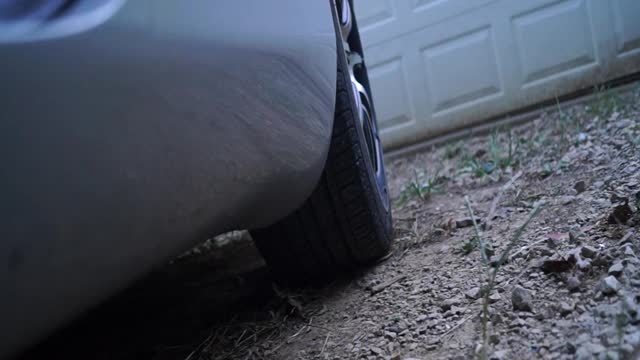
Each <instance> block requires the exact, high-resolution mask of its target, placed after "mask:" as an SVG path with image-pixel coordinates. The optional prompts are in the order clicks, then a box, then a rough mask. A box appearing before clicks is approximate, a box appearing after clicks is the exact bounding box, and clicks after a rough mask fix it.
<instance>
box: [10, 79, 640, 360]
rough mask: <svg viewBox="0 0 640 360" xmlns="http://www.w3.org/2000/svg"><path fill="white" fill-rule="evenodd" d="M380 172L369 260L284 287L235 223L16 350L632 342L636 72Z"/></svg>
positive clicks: (429, 348) (419, 353)
mask: <svg viewBox="0 0 640 360" xmlns="http://www.w3.org/2000/svg"><path fill="white" fill-rule="evenodd" d="M387 174H388V175H387V176H388V179H389V185H390V190H391V194H392V198H393V202H394V204H395V205H394V224H395V233H396V241H395V244H394V248H393V252H392V254H391V256H390V257H388V258H387V259H385V260H383V261H381V262H380V263H379V264H376V265H375V266H373V267H371V268H369V269H366V270H364V271H363V272H362V273H360V274H355V275H354V276H353V277H351V278H350V279H345V280H340V281H338V282H335V283H333V284H330V285H329V286H327V287H325V288H322V289H301V290H300V289H299V290H285V289H280V288H278V287H277V286H274V285H273V284H272V280H271V278H270V275H269V272H268V269H267V268H266V267H265V266H264V263H263V262H262V260H261V259H260V257H259V255H258V253H257V252H256V250H255V248H254V247H253V245H252V243H251V240H250V239H249V238H248V235H247V234H246V233H243V232H236V233H234V234H232V235H228V236H226V237H222V238H217V239H215V240H212V241H208V242H207V243H206V244H205V245H204V246H201V247H200V248H198V249H196V250H194V251H192V252H191V253H189V254H186V255H185V256H183V257H181V258H179V259H176V260H175V261H174V262H172V263H171V264H169V265H167V266H166V267H165V268H163V269H160V270H159V271H158V272H156V273H154V274H152V275H150V276H149V277H148V278H147V279H145V280H144V281H141V282H139V283H138V284H136V285H135V286H134V287H133V288H131V289H129V290H128V291H127V292H125V293H124V294H121V295H118V296H116V297H115V298H113V299H112V300H110V301H109V302H108V303H107V304H105V305H103V306H100V307H99V308H96V309H95V310H93V311H91V312H90V313H89V314H87V315H86V316H84V317H83V318H82V319H80V320H79V321H77V322H75V323H74V324H72V325H71V326H70V327H69V328H67V329H65V330H63V331H61V332H59V333H58V334H56V335H55V336H53V337H52V338H50V339H49V340H47V341H46V342H45V343H43V344H41V345H39V346H38V347H36V348H34V349H32V350H31V351H30V352H29V353H28V354H25V355H24V357H23V358H25V359H31V358H47V359H52V358H56V359H57V358H61V359H63V358H64V359H70V358H83V359H187V360H194V359H393V360H401V359H406V360H408V359H467V358H473V357H482V356H483V355H484V354H486V355H487V358H490V359H529V358H545V359H546V358H549V359H574V358H576V359H624V358H635V357H636V355H635V351H636V349H638V348H639V347H640V314H638V310H639V309H640V307H639V306H638V302H640V260H639V259H638V257H637V255H638V254H639V251H640V249H639V246H640V210H639V207H640V85H636V86H635V87H633V88H632V90H630V91H627V92H625V93H623V94H616V93H613V92H611V91H606V90H602V89H600V90H599V91H598V92H597V94H596V96H595V100H594V101H593V102H592V103H590V104H587V105H585V104H582V105H575V106H570V107H568V106H567V107H565V106H563V105H562V104H559V105H558V107H557V108H556V110H555V111H551V112H547V113H543V114H542V115H540V116H539V118H538V119H536V120H535V121H533V122H531V123H528V124H526V125H523V126H520V127H517V128H511V129H506V128H505V129H498V130H496V131H494V132H492V133H491V134H489V135H483V136H479V137H474V138H469V139H464V140H461V141H458V142H455V143H451V144H446V145H443V146H440V147H437V148H434V149H431V150H429V151H425V152H422V153H419V154H414V155H411V156H406V157H403V158H399V159H394V160H391V161H389V162H388V163H387ZM466 199H468V200H466ZM470 210H471V211H472V212H473V215H471V213H470ZM536 212H537V213H536ZM474 220H475V221H476V226H474V224H473V222H474ZM527 220H530V222H528V224H526V225H527V226H526V227H524V226H523V224H525V222H527ZM491 279H494V280H493V281H492V280H491ZM485 305H486V306H485ZM483 328H486V330H484V331H483ZM483 333H484V335H483Z"/></svg>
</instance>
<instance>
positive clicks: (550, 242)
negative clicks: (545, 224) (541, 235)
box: [547, 233, 567, 249]
mask: <svg viewBox="0 0 640 360" xmlns="http://www.w3.org/2000/svg"><path fill="white" fill-rule="evenodd" d="M566 238H567V234H565V233H551V234H547V246H548V247H550V248H551V249H555V248H557V247H558V246H560V245H561V244H562V242H563V241H564V239H566Z"/></svg>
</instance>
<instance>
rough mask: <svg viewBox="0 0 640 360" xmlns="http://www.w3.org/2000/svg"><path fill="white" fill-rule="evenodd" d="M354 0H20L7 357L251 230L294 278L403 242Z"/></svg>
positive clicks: (0, 51) (5, 282) (11, 128)
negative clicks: (175, 261)
mask: <svg viewBox="0 0 640 360" xmlns="http://www.w3.org/2000/svg"><path fill="white" fill-rule="evenodd" d="M352 11H353V4H352V3H351V2H350V1H347V0H342V1H341V0H313V1H300V0H271V1H265V0H234V1H204V0H201V1H198V0H188V1H177V0H166V1H159V0H129V1H124V0H2V1H0V65H1V66H0V99H1V100H0V101H1V103H0V114H1V117H0V136H1V137H2V141H1V142H0V148H1V150H0V183H1V185H2V186H0V199H2V205H1V209H2V210H1V213H0V215H1V216H0V228H1V229H2V238H1V239H0V256H1V258H0V259H1V261H2V267H1V268H0V286H1V289H2V290H1V292H0V319H2V321H0V357H8V356H11V355H12V354H16V353H17V352H18V351H20V349H23V348H24V347H25V346H27V345H29V344H30V343H33V342H34V341H37V340H38V339H39V338H42V336H44V335H46V334H47V333H48V332H50V331H52V330H53V329H55V328H56V327H58V326H60V325H61V324H63V323H64V322H67V321H69V320H70V319H71V318H73V316H74V315H77V314H79V313H80V312H81V311H83V310H85V309H87V308H88V307H90V306H92V305H95V304H96V303H98V302H99V301H101V300H103V299H104V298H105V297H106V296H108V295H110V294H112V293H113V292H115V291H118V290H119V289H122V288H123V287H125V286H126V285H128V284H130V283H131V282H132V281H133V280H135V279H136V278H139V277H140V276H142V275H144V274H145V273H147V272H148V271H149V270H150V269H152V268H153V267H154V266H157V265H159V264H162V263H164V262H166V261H167V260H169V259H171V258H172V257H174V256H176V255H178V254H180V253H181V252H183V251H184V250H186V249H189V248H190V247H192V246H194V245H195V244H197V243H198V242H201V241H203V240H204V239H206V238H208V237H210V236H212V235H215V234H219V233H222V232H226V231H228V230H232V229H252V230H251V234H252V237H253V238H254V240H255V242H256V244H257V246H258V248H259V250H260V251H261V253H262V254H263V255H264V257H265V259H266V261H267V263H268V264H269V265H270V268H271V270H272V272H273V274H274V276H275V277H276V278H278V279H280V281H283V282H288V283H293V284H297V283H302V282H314V281H326V280H327V279H331V278H333V277H335V276H338V275H340V274H343V273H345V272H349V271H352V270H353V269H355V268H357V267H359V266H361V265H365V264H368V263H371V262H372V261H374V260H376V259H378V258H380V257H381V256H384V255H385V254H386V253H387V252H388V250H389V246H390V243H391V239H392V228H391V214H390V206H389V199H388V196H387V187H386V181H385V176H384V167H383V162H382V149H381V144H380V141H379V138H378V129H377V125H376V117H375V110H374V107H373V103H372V97H371V92H370V88H369V82H368V78H367V69H366V66H365V61H364V56H363V52H362V45H361V43H360V38H359V33H358V27H357V23H356V20H355V17H354V16H353V12H352Z"/></svg>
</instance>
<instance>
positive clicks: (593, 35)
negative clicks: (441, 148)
mask: <svg viewBox="0 0 640 360" xmlns="http://www.w3.org/2000/svg"><path fill="white" fill-rule="evenodd" d="M355 6H356V14H357V16H358V22H359V26H360V29H361V36H362V41H363V43H364V47H365V55H366V58H367V65H368V67H369V72H370V73H369V75H370V78H371V84H372V91H373V93H374V96H375V100H376V107H377V111H378V118H379V121H380V124H381V125H380V126H381V128H382V138H383V139H382V140H383V143H384V144H385V147H387V148H389V147H397V146H401V145H405V144H409V143H413V142H416V141H419V140H423V139H426V138H429V137H433V136H437V135H440V134H442V133H444V132H449V131H451V130H455V129H458V128H461V127H464V126H466V125H469V124H474V123H478V122H479V121H482V120H485V119H487V118H489V117H492V116H497V115H499V114H502V113H505V112H508V111H512V110H517V109H518V108H521V107H524V106H526V105H531V104H535V103H538V102H540V101H543V100H548V99H553V98H554V97H555V96H559V95H563V94H567V93H570V92H573V91H575V90H578V89H582V88H585V87H589V86H592V85H594V84H597V83H599V82H602V81H605V80H608V79H613V78H617V77H620V76H622V75H625V74H630V73H634V72H637V71H639V70H640V0H607V1H604V0H564V1H557V0H556V1H549V0H526V1H524V0H356V1H355Z"/></svg>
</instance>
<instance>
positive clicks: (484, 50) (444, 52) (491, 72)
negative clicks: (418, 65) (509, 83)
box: [421, 26, 501, 115]
mask: <svg viewBox="0 0 640 360" xmlns="http://www.w3.org/2000/svg"><path fill="white" fill-rule="evenodd" d="M421 53H422V57H423V60H424V64H425V68H426V83H427V87H428V89H429V92H430V94H431V101H432V109H433V113H434V115H435V113H438V112H441V111H445V110H451V109H452V108H457V107H460V106H464V105H465V104H467V103H470V102H478V101H481V100H482V99H483V98H486V97H488V96H491V95H496V94H499V93H500V91H501V85H500V78H499V75H498V65H497V62H496V54H495V47H494V45H493V41H492V36H491V28H490V27H489V26H485V27H482V28H480V29H475V30H473V31H471V32H468V33H465V34H462V35H459V36H456V37H454V38H451V39H447V40H445V41H443V42H441V43H438V44H436V45H433V46H430V47H427V48H425V49H422V51H421ZM470 59H472V60H471V61H472V62H471V63H470ZM476 67H480V68H482V69H483V71H481V72H479V71H477V68H476Z"/></svg>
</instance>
